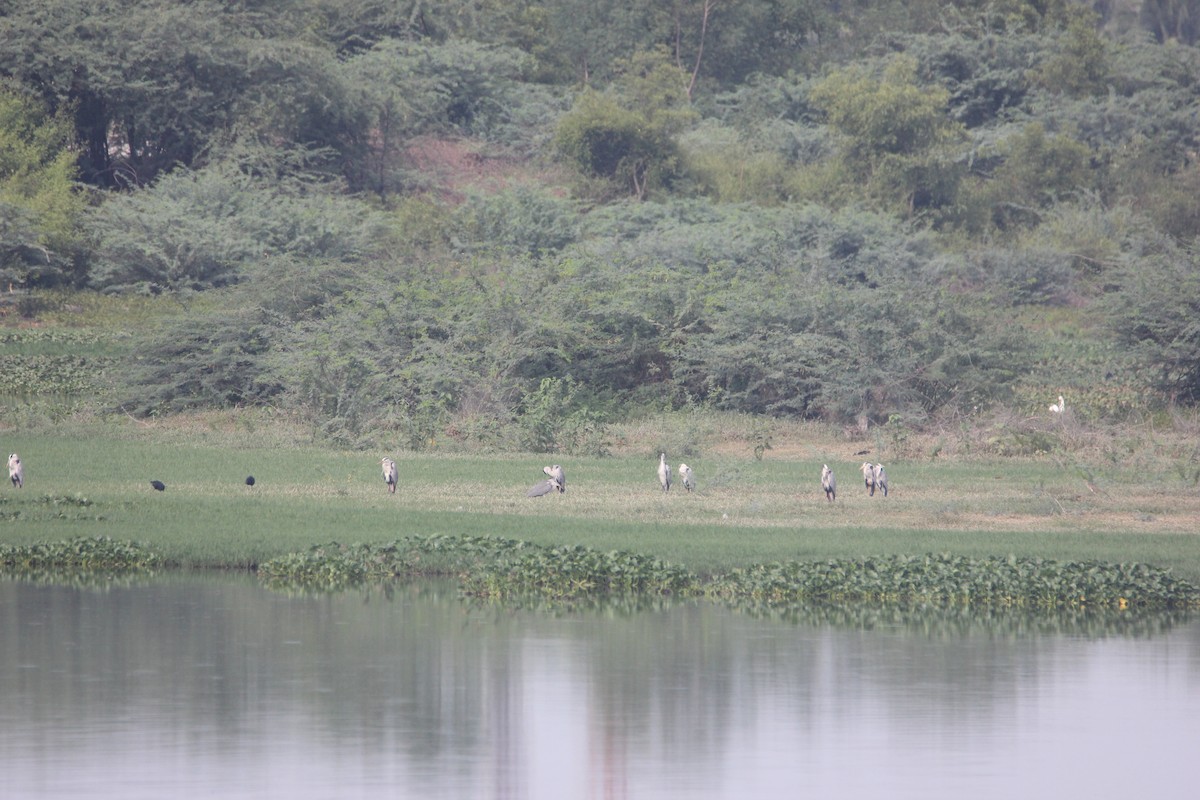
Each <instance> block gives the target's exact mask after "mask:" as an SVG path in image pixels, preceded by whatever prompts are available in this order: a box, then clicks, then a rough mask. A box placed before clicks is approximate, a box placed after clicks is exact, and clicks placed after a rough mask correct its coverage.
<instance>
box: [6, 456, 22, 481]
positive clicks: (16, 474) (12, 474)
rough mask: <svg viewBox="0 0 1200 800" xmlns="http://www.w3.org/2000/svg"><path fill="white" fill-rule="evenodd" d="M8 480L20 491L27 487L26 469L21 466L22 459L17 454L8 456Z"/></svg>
mask: <svg viewBox="0 0 1200 800" xmlns="http://www.w3.org/2000/svg"><path fill="white" fill-rule="evenodd" d="M8 479H9V480H10V481H12V485H13V486H15V487H17V488H18V489H20V488H21V487H22V486H24V485H25V467H23V466H21V457H20V456H18V455H17V454H16V453H11V454H10V455H9V456H8Z"/></svg>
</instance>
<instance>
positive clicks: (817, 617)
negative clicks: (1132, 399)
mask: <svg viewBox="0 0 1200 800" xmlns="http://www.w3.org/2000/svg"><path fill="white" fill-rule="evenodd" d="M1198 755H1200V622H1198V621H1197V618H1196V617H1195V616H1194V615H1193V616H1192V617H1190V618H1188V617H1179V616H1148V617H1141V618H1137V617H1133V616H1132V615H1130V616H1124V617H1119V618H1115V619H1114V618H1112V617H1110V618H1107V619H1106V620H1104V621H1095V620H1077V619H1074V618H1070V617H1052V618H1021V617H1013V616H1007V615H1000V616H969V615H964V614H940V613H926V614H916V613H912V614H901V613H899V612H878V611H876V612H870V611H866V610H862V609H849V610H837V609H815V610H803V611H797V612H795V613H792V614H789V615H785V616H782V617H778V618H761V617H756V616H754V615H751V614H747V613H742V612H738V611H735V610H732V609H728V608H725V607H722V606H717V605H711V604H707V603H677V604H671V605H664V606H657V607H654V608H650V609H645V610H631V609H626V608H608V609H603V610H592V611H575V612H566V611H561V610H558V611H555V610H545V609H542V610H527V609H514V608H501V607H492V606H489V607H480V606H476V605H472V604H469V603H465V602H463V601H461V600H459V599H458V598H457V596H456V593H455V589H454V586H453V585H452V584H448V583H439V582H428V583H426V582H421V583H416V584H412V585H405V586H401V587H398V588H397V589H396V590H395V591H394V592H393V593H392V594H391V595H390V596H388V595H385V594H383V593H380V592H378V591H376V592H372V593H364V592H349V593H344V594H335V595H326V596H316V597H311V596H289V595H286V594H281V593H276V592H272V591H269V590H266V589H264V588H262V587H261V586H259V585H258V584H257V583H256V582H255V580H254V579H253V578H251V577H247V576H230V575H188V574H182V575H173V576H167V577H164V578H161V579H154V580H151V581H141V582H136V583H133V584H132V585H110V586H105V587H101V588H85V587H80V588H72V587H64V586H45V585H37V584H33V583H27V582H22V581H15V580H5V581H0V797H4V798H39V800H40V799H42V798H46V799H49V798H71V799H72V800H78V799H79V798H88V799H89V800H90V799H92V798H120V800H136V799H137V798H154V799H155V800H158V799H159V798H256V799H257V798H289V799H294V798H366V797H371V798H379V797H396V798H407V797H411V798H501V799H503V798H547V799H548V800H550V799H553V800H572V799H573V798H581V799H586V798H680V799H682V798H792V797H797V798H798V797H804V798H842V797H845V798H889V800H894V799H897V798H923V799H924V800H929V799H930V798H965V797H970V798H973V800H977V799H978V798H1006V799H1007V798H1022V800H1027V799H1028V798H1055V799H1056V800H1059V799H1061V798H1088V799H1089V800H1103V799H1104V798H1173V797H1190V796H1195V794H1194V793H1195V792H1196V791H1197V788H1196V787H1197V780H1198V779H1197V775H1198V774H1200V773H1198V772H1197V763H1196V758H1197V756H1198Z"/></svg>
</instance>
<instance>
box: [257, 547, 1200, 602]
mask: <svg viewBox="0 0 1200 800" xmlns="http://www.w3.org/2000/svg"><path fill="white" fill-rule="evenodd" d="M259 575H260V577H262V578H264V579H265V580H266V581H267V582H268V584H269V585H272V586H273V587H278V588H286V587H295V586H300V587H307V588H315V589H316V588H326V589H339V588H347V587H350V586H356V585H361V584H363V583H367V582H383V581H388V580H393V579H396V578H400V577H404V576H416V575H457V576H458V577H459V578H460V579H461V591H462V593H463V594H464V595H466V596H468V597H473V598H478V599H492V600H504V601H514V600H515V601H519V600H522V599H525V598H544V599H553V600H569V601H578V600H582V599H587V598H604V597H608V598H611V597H619V596H630V595H643V596H647V597H655V596H658V597H663V596H674V597H708V598H710V599H713V600H719V601H725V602H729V603H732V604H734V605H738V606H742V607H746V606H751V607H752V606H756V605H758V606H768V607H782V606H787V605H794V604H798V603H811V602H832V603H867V604H875V605H879V604H883V605H889V604H903V605H913V604H922V603H925V604H935V605H940V606H989V607H1001V608H1039V609H1050V608H1088V607H1093V608H1100V607H1107V608H1117V609H1123V608H1128V607H1131V606H1137V607H1142V608H1193V607H1200V588H1197V587H1196V586H1194V585H1192V584H1190V583H1188V582H1187V581H1183V580H1180V579H1178V578H1175V577H1174V576H1172V575H1171V574H1170V573H1169V572H1167V571H1166V570H1162V569H1159V568H1156V567H1151V566H1147V565H1144V564H1107V563H1103V562H1090V561H1089V562H1059V561H1052V560H1047V559H1041V558H1017V557H1015V556H1008V557H996V558H983V559H973V558H967V557H964V556H954V555H949V554H928V555H922V556H881V557H877V558H862V559H840V560H827V561H809V562H803V561H791V562H780V563H773V564H760V565H756V566H753V567H748V568H745V569H736V570H733V571H732V572H729V573H724V574H720V575H716V576H713V577H710V578H702V577H700V576H698V575H696V574H694V573H692V572H690V571H689V570H687V569H685V568H683V567H680V566H676V565H672V564H669V563H667V562H664V561H662V560H659V559H655V558H651V557H648V556H642V555H638V554H635V553H628V552H623V551H612V552H607V553H605V552H600V551H597V550H594V549H591V548H588V547H583V546H579V545H571V546H559V547H540V546H537V545H532V544H528V543H524V542H520V541H517V540H512V539H494V538H491V537H454V536H434V537H409V538H407V539H404V540H400V541H397V542H393V543H391V544H387V545H373V546H371V545H349V546H345V545H338V544H336V543H335V544H333V545H323V546H321V547H317V548H313V550H311V551H310V552H308V553H305V554H297V555H292V556H286V557H284V558H280V559H274V560H272V561H270V562H267V563H265V564H263V565H261V566H260V567H259Z"/></svg>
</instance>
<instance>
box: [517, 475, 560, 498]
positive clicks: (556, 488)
mask: <svg viewBox="0 0 1200 800" xmlns="http://www.w3.org/2000/svg"><path fill="white" fill-rule="evenodd" d="M565 491H566V489H564V488H562V485H561V484H560V483H559V482H558V481H556V480H554V478H546V480H544V481H538V482H537V483H535V484H534V485H533V486H530V487H529V491H527V492H526V493H525V496H526V497H541V496H543V495H547V494H550V493H552V492H565Z"/></svg>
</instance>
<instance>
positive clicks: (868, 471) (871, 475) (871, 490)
mask: <svg viewBox="0 0 1200 800" xmlns="http://www.w3.org/2000/svg"><path fill="white" fill-rule="evenodd" d="M859 469H861V470H862V474H863V483H864V484H866V487H867V494H868V495H870V496H871V497H874V496H875V465H874V464H872V463H871V462H870V461H864V462H863V464H862V466H861V467H860V468H859Z"/></svg>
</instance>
